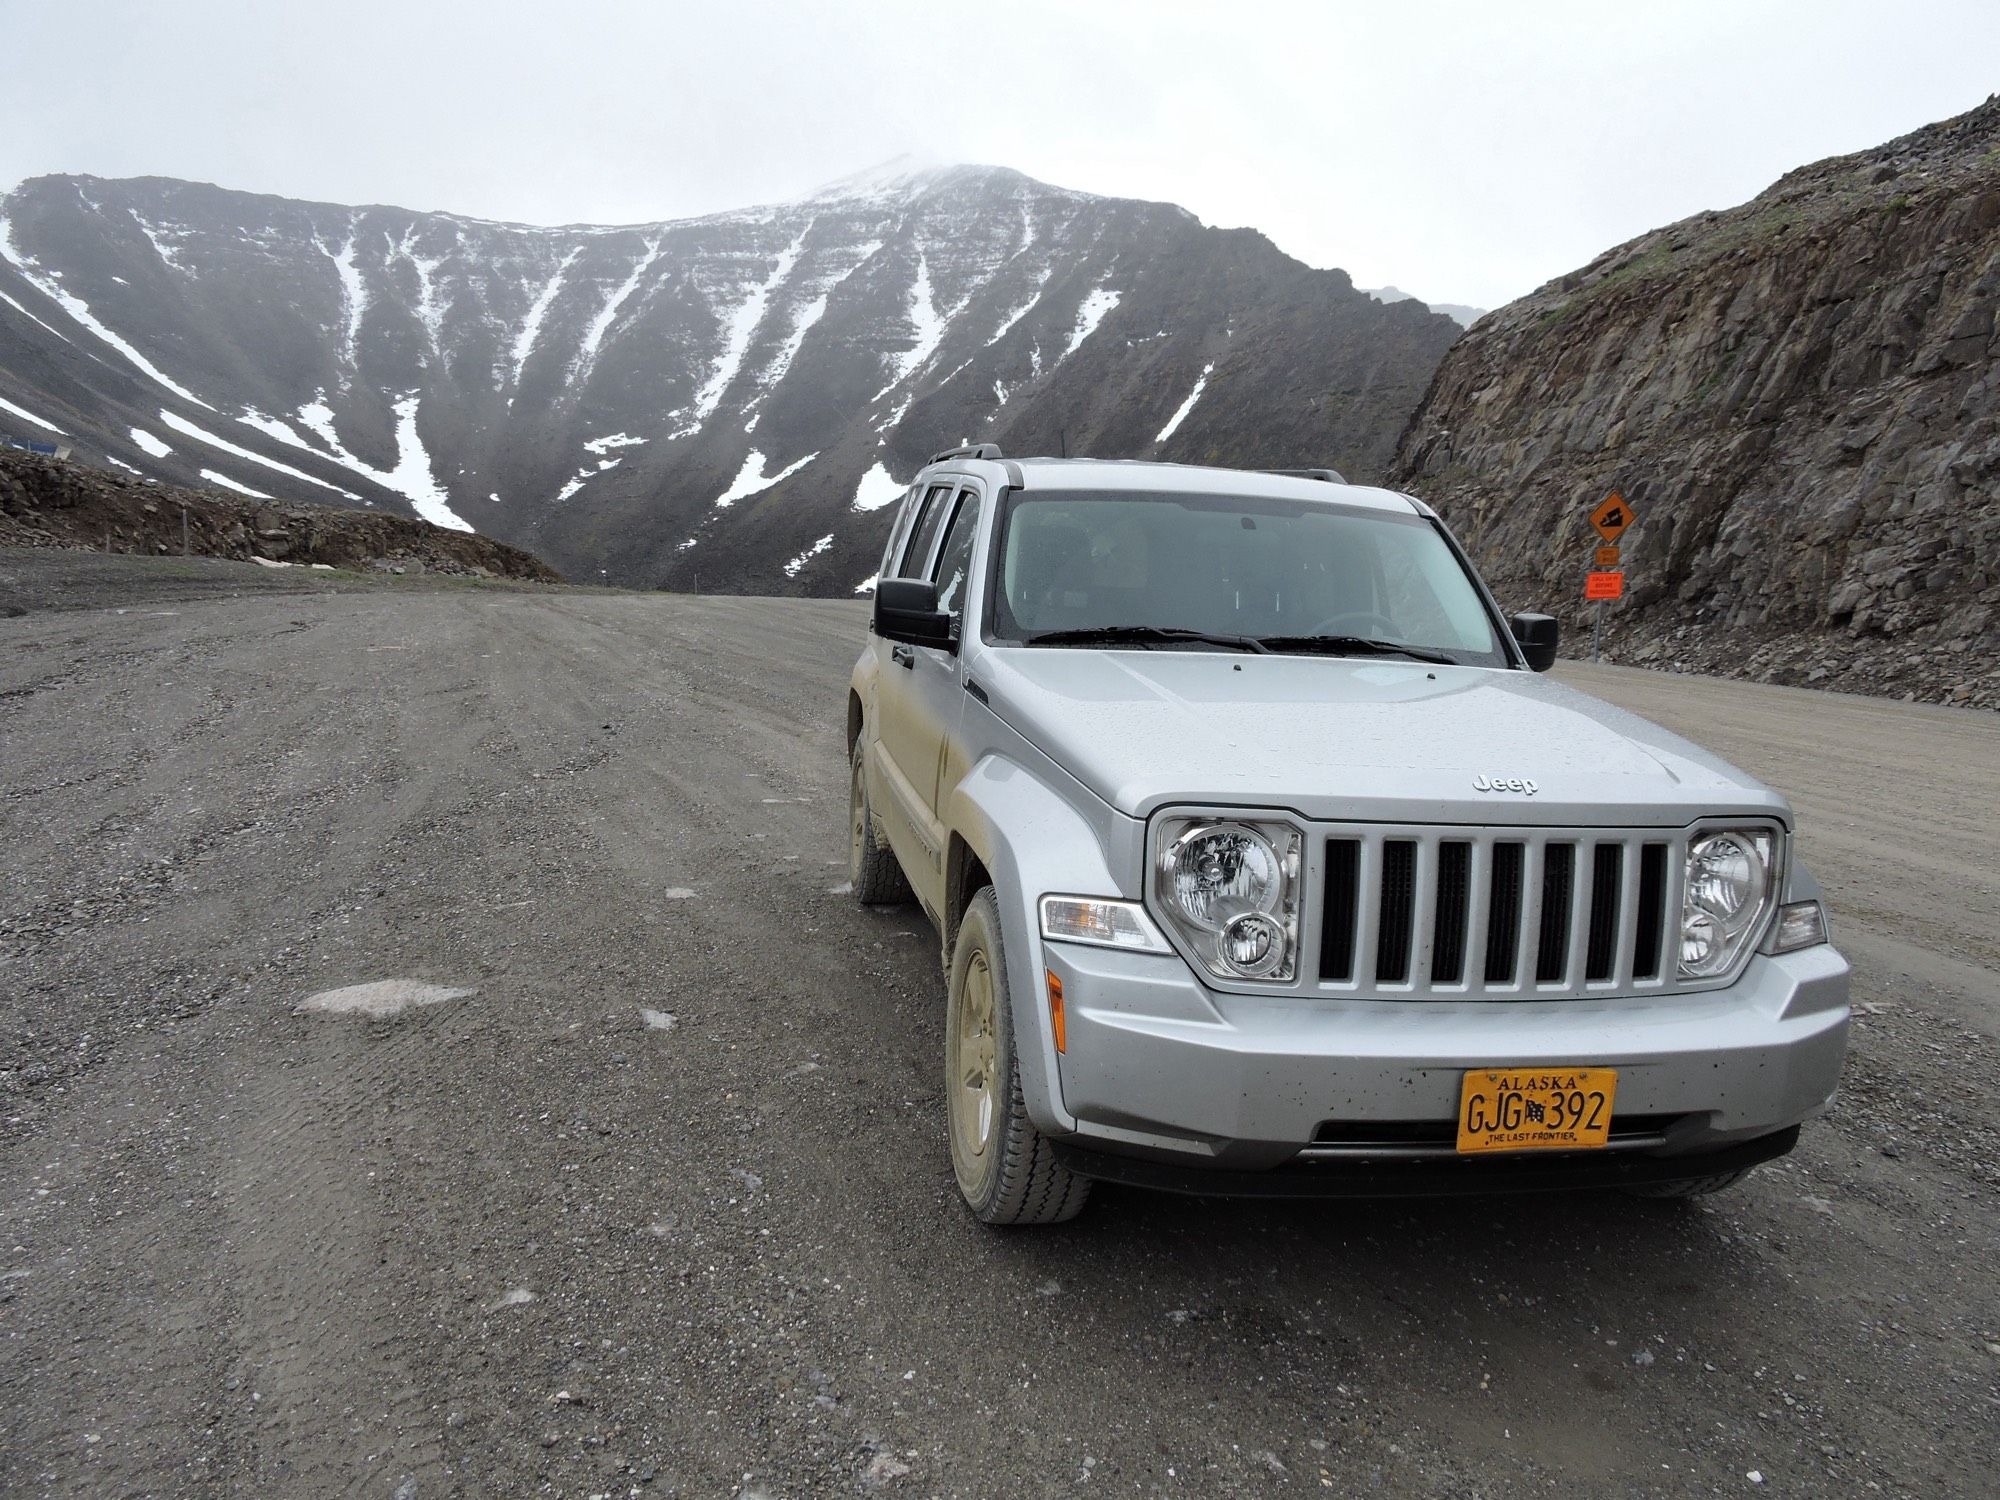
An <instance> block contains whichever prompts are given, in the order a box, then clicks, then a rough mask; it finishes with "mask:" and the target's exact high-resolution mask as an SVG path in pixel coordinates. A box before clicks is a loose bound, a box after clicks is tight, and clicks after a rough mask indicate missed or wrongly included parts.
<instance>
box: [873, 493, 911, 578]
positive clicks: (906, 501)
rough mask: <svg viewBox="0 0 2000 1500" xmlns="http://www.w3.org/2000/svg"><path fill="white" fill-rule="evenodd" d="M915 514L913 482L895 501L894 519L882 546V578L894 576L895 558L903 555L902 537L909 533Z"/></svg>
mask: <svg viewBox="0 0 2000 1500" xmlns="http://www.w3.org/2000/svg"><path fill="white" fill-rule="evenodd" d="M916 514H917V487H916V486H915V485H914V484H913V485H911V486H910V487H909V488H908V489H906V490H904V491H903V498H902V499H900V500H898V501H897V502H896V519H895V522H894V523H893V524H892V525H891V526H890V528H889V540H888V543H887V544H886V545H885V546H884V547H883V548H882V575H881V576H883V577H884V578H894V577H895V576H896V559H897V558H898V557H901V556H902V555H903V538H905V537H907V536H908V535H909V534H910V523H911V522H912V521H914V520H915V519H916Z"/></svg>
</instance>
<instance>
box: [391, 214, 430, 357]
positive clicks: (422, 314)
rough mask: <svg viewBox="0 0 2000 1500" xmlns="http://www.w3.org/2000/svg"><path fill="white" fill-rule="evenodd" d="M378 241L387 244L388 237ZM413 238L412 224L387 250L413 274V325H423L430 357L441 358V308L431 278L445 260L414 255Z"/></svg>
mask: <svg viewBox="0 0 2000 1500" xmlns="http://www.w3.org/2000/svg"><path fill="white" fill-rule="evenodd" d="M382 238H383V240H384V241H387V240H388V238H389V236H388V235H387V234H384V235H383V236H382ZM416 238H417V226H416V225H414V224H413V225H411V226H410V228H409V229H408V230H406V231H405V232H404V234H403V238H402V239H401V240H400V241H399V242H397V243H396V244H395V245H393V246H392V247H391V248H392V249H394V251H395V252H396V254H398V255H400V256H401V257H402V258H403V259H404V260H406V261H408V262H409V263H410V268H411V269H412V270H413V271H415V272H416V273H417V321H418V322H420V323H422V324H423V325H424V336H425V337H426V338H427V339H429V340H430V346H431V353H433V354H436V355H438V356H439V357H440V358H442V357H443V345H442V343H441V342H440V341H441V340H442V338H443V336H444V308H443V307H442V306H440V305H439V303H438V297H437V283H436V282H435V281H433V280H432V279H431V278H432V275H433V273H434V272H435V271H436V270H437V268H438V267H439V266H441V265H443V264H444V262H445V257H444V256H442V255H440V256H437V257H435V258H433V259H430V260H426V259H424V257H423V256H421V255H419V254H417V250H416Z"/></svg>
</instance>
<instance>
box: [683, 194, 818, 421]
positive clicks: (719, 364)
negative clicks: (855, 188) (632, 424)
mask: <svg viewBox="0 0 2000 1500" xmlns="http://www.w3.org/2000/svg"><path fill="white" fill-rule="evenodd" d="M816 222H817V221H816V220H808V221H807V223H806V227H805V228H804V229H801V230H800V231H799V237H798V238H797V239H795V240H793V241H792V242H791V244H789V245H787V246H786V247H785V248H784V250H783V252H782V253H780V255H779V256H778V263H777V265H775V266H774V267H772V268H771V274H770V275H769V276H767V277H765V278H764V280H763V281H762V282H761V283H759V284H758V285H757V286H756V287H754V288H753V289H752V290H751V292H750V295H749V296H747V297H745V298H744V299H743V301H742V303H741V304H740V305H739V306H738V307H737V309H736V311H735V312H733V313H731V314H730V317H729V330H728V333H727V335H726V336H725V338H724V339H723V344H722V354H721V357H720V358H718V359H717V360H716V362H715V369H714V370H713V371H711V372H710V374H709V377H708V383H707V384H706V385H704V386H703V387H702V388H701V391H700V393H699V394H697V395H696V396H695V398H694V420H695V421H696V422H697V423H699V422H704V421H706V420H708V417H709V415H710V414H711V413H712V412H713V411H714V410H715V408H716V407H717V406H718V405H720V404H721V401H722V398H723V396H724V394H726V393H727V391H728V390H729V387H730V384H731V383H732V382H733V381H734V380H735V379H736V376H737V372H738V371H740V370H741V369H742V368H743V357H744V356H745V355H746V354H748V353H749V352H750V341H751V339H753V338H755V337H756V334H757V327H758V325H759V324H761V323H762V322H763V321H764V309H765V307H766V306H767V305H768V304H769V303H770V300H771V294H772V293H773V292H775V291H777V290H778V288H779V287H781V286H783V285H784V284H785V282H786V281H788V280H790V279H791V274H792V268H793V267H794V266H796V265H797V264H798V263H799V252H800V251H801V250H802V249H804V247H805V243H806V236H807V235H808V234H810V233H812V227H813V224H814V223H816Z"/></svg>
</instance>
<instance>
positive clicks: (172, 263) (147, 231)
mask: <svg viewBox="0 0 2000 1500" xmlns="http://www.w3.org/2000/svg"><path fill="white" fill-rule="evenodd" d="M132 222H133V223H134V224H137V225H138V226H139V232H140V233H141V234H143V235H144V236H145V237H146V238H147V239H149V240H151V241H152V244H153V253H154V254H156V255H158V256H159V257H160V262H161V264H163V265H164V266H166V268H167V269H168V270H170V271H180V272H182V273H184V274H185V273H186V272H187V270H188V268H187V267H186V266H184V265H182V264H181V262H180V257H179V256H178V255H177V254H175V252H174V248H173V246H171V245H169V244H168V243H167V242H166V241H165V240H164V239H162V238H161V237H160V229H161V227H162V226H160V225H158V224H152V223H148V222H147V221H146V220H145V219H142V218H140V217H139V215H137V214H133V215H132ZM175 227H177V228H178V227H179V226H178V225H177V226H175Z"/></svg>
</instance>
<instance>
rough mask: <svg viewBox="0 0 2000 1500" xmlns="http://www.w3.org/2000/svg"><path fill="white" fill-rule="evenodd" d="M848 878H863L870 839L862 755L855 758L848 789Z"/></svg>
mask: <svg viewBox="0 0 2000 1500" xmlns="http://www.w3.org/2000/svg"><path fill="white" fill-rule="evenodd" d="M847 804H848V806H847V825H848V826H847V879H848V881H849V883H850V884H852V883H854V882H858V881H859V880H860V879H861V856H862V853H863V851H864V849H865V847H866V844H867V839H868V803H867V801H866V799H865V798H864V797H863V795H862V786H861V757H860V756H858V755H857V756H856V757H855V758H854V777H853V780H852V781H851V782H849V784H848V789H847Z"/></svg>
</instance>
